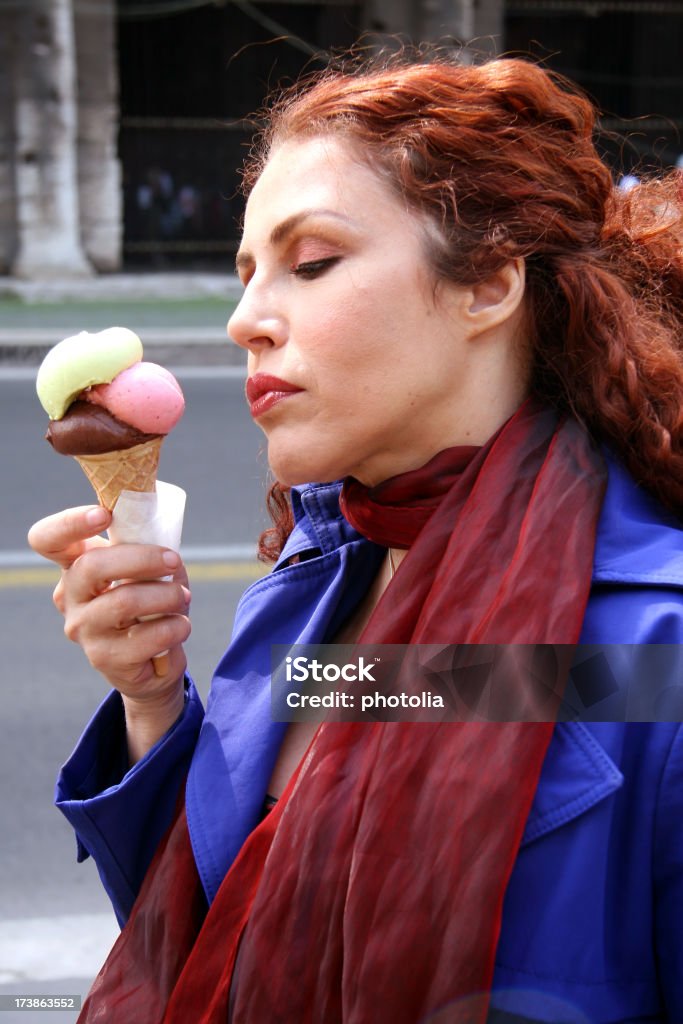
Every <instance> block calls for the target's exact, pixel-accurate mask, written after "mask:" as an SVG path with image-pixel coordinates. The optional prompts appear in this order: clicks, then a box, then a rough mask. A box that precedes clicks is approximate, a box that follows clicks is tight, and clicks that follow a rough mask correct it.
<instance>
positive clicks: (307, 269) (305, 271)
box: [289, 256, 341, 281]
mask: <svg viewBox="0 0 683 1024" xmlns="http://www.w3.org/2000/svg"><path fill="white" fill-rule="evenodd" d="M340 259H341V256H326V257H325V258H324V259H322V260H308V261H307V262H306V263H297V264H296V266H293V267H290V268H289V272H290V274H294V276H295V277H303V278H304V279H305V280H309V281H310V280H312V279H313V278H314V277H319V276H320V275H321V274H324V273H325V271H326V270H329V268H330V267H331V266H333V264H335V263H338V262H339V260H340Z"/></svg>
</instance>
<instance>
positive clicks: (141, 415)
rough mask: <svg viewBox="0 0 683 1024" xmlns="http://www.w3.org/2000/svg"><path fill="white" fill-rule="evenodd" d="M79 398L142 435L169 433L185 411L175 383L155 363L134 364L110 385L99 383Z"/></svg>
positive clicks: (181, 394)
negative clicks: (100, 407) (105, 411)
mask: <svg viewBox="0 0 683 1024" xmlns="http://www.w3.org/2000/svg"><path fill="white" fill-rule="evenodd" d="M80 397H81V399H85V401H87V402H91V403H92V404H93V405H100V406H102V407H103V408H104V409H107V411H108V412H110V413H111V414H112V416H115V417H116V419H117V420H121V421H122V422H123V423H128V424H129V425H130V426H131V427H135V429H136V430H139V431H141V432H142V433H143V434H168V432H169V431H170V430H172V429H173V427H174V426H175V425H176V423H177V422H178V420H179V419H180V417H181V416H182V414H183V412H184V410H185V399H184V398H183V393H182V391H181V389H180V385H179V384H178V381H177V380H176V379H175V377H174V376H173V374H172V373H169V371H168V370H165V369H164V367H163V366H158V365H157V364H156V363H144V362H140V363H133V365H132V366H129V367H128V369H126V370H122V371H121V373H119V374H117V376H116V377H114V379H113V380H112V382H111V383H110V384H98V385H96V386H95V387H92V388H89V389H88V390H87V391H84V392H82V394H81V396H80Z"/></svg>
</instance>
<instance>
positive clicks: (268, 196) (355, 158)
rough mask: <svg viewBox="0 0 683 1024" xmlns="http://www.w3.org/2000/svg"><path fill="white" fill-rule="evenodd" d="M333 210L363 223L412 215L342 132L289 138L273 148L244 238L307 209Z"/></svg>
mask: <svg viewBox="0 0 683 1024" xmlns="http://www.w3.org/2000/svg"><path fill="white" fill-rule="evenodd" d="M322 208H325V209H330V210H334V211H336V212H337V213H340V214H342V215H343V216H345V217H347V218H349V219H352V220H353V221H354V222H355V223H358V224H359V225H360V226H363V225H364V224H370V223H371V222H374V223H375V224H376V225H378V226H381V225H382V223H383V222H385V221H386V222H387V223H388V222H390V221H394V220H395V218H396V217H397V215H401V214H402V215H403V216H404V217H405V218H406V220H408V219H412V218H410V217H409V214H408V212H407V211H406V209H405V206H404V204H403V202H402V201H401V199H400V198H399V197H398V196H397V195H396V194H395V192H394V191H393V190H392V189H391V188H390V186H389V185H388V183H387V182H386V181H385V180H384V179H383V178H382V177H380V176H379V175H378V174H377V173H375V172H374V171H373V170H372V169H371V168H370V167H369V166H368V164H367V163H366V162H365V161H364V160H363V158H362V157H361V156H360V154H359V153H358V151H357V149H356V148H355V146H354V144H353V143H351V142H350V141H349V140H348V139H346V138H344V137H340V136H320V137H318V136H316V137H315V138H311V139H304V140H299V141H289V142H284V143H282V144H280V145H279V146H277V148H276V149H275V150H274V151H273V152H272V153H271V155H270V156H269V158H268V161H267V163H266V165H265V167H264V169H263V171H262V173H261V175H260V177H259V178H258V180H257V182H256V184H255V185H254V188H253V189H252V191H251V194H250V196H249V199H248V201H247V207H246V211H245V217H244V238H245V241H246V240H247V238H248V237H250V236H251V235H252V234H256V235H260V234H261V231H270V230H272V228H273V227H274V226H275V225H276V224H277V223H279V222H280V221H282V220H285V219H286V218H288V217H290V216H292V215H294V214H297V213H299V212H301V211H302V210H304V209H322Z"/></svg>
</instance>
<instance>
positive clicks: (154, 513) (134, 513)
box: [107, 480, 187, 667]
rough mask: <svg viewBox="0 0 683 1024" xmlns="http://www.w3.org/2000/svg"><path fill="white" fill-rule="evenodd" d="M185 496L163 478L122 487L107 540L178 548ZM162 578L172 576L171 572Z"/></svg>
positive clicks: (164, 652) (179, 488)
mask: <svg viewBox="0 0 683 1024" xmlns="http://www.w3.org/2000/svg"><path fill="white" fill-rule="evenodd" d="M186 498H187V495H186V493H185V491H184V490H183V489H182V487H177V486H176V484H167V483H164V481H163V480H157V484H156V491H154V492H152V491H144V492H143V491H121V494H120V495H119V498H118V501H117V502H116V505H115V506H114V511H113V512H112V520H111V525H110V527H109V530H108V531H107V534H108V536H109V540H110V541H111V543H112V544H158V545H159V546H160V547H165V548H171V550H172V551H180V538H181V535H182V532H183V517H184V515H185V501H186ZM161 578H162V580H172V579H173V576H162V577H161ZM114 585H116V584H114ZM158 617H159V616H157V615H143V616H140V620H139V621H140V622H147V621H149V620H150V619H156V618H158ZM165 654H168V651H160V652H159V654H158V655H156V658H161V657H163V656H164V655H165ZM155 660H156V659H155ZM155 667H156V666H155Z"/></svg>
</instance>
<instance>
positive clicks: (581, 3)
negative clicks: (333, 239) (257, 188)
mask: <svg viewBox="0 0 683 1024" xmlns="http://www.w3.org/2000/svg"><path fill="white" fill-rule="evenodd" d="M359 38H361V39H362V43H363V45H365V46H367V47H368V48H370V49H373V48H377V47H380V46H382V45H389V46H396V45H397V43H398V42H399V41H401V40H402V41H405V42H411V41H412V42H419V41H428V40H432V41H433V40H438V41H441V42H442V43H443V44H444V45H446V46H452V47H453V48H454V49H456V50H457V52H458V54H459V57H460V59H462V60H470V59H475V54H480V53H482V52H484V53H491V54H493V53H501V52H516V53H522V54H529V55H531V57H532V58H533V59H540V60H542V61H543V62H544V63H545V64H546V65H547V66H549V67H552V68H555V69H556V70H558V71H562V72H564V73H566V74H568V75H569V76H570V77H572V78H574V79H575V80H576V81H578V82H579V84H581V85H582V86H583V87H584V88H585V89H586V90H587V91H588V92H589V94H590V95H592V96H593V97H594V98H595V100H596V102H597V103H598V105H599V106H600V108H601V110H602V111H603V112H604V116H603V127H604V128H605V129H607V134H606V135H605V139H604V143H603V149H604V152H605V155H606V157H607V158H608V159H609V160H610V162H611V163H612V164H613V165H614V168H615V175H616V176H618V174H619V173H621V172H622V171H623V172H629V171H632V170H633V169H634V167H637V166H639V165H643V164H644V165H646V166H647V165H648V164H651V165H653V166H657V165H659V166H668V165H673V164H674V163H675V161H676V158H677V156H678V155H679V153H680V151H681V150H683V142H680V141H679V140H680V135H681V129H683V72H682V71H681V61H680V54H681V50H682V48H683V46H682V44H683V0H357V2H348V0H298V2H296V3H292V2H285V0H269V2H266V3H262V2H257V0H0V101H1V102H0V273H11V274H14V275H15V276H18V277H25V278H34V279H36V278H48V277H65V276H79V275H87V274H92V273H96V272H108V271H113V270H116V269H119V268H120V267H121V266H122V265H125V266H127V267H136V266H137V267H140V268H158V267H164V268H169V267H171V268H173V267H181V266H182V267H192V266H200V265H206V264H207V263H212V265H214V266H217V267H218V266H220V267H221V268H222V269H227V268H229V267H230V265H231V262H232V261H231V258H230V252H231V251H233V250H234V249H235V247H236V244H237V235H238V230H239V228H238V223H239V217H240V213H241V208H242V207H241V199H240V197H239V190H238V184H239V167H240V165H241V163H242V160H243V157H244V154H245V147H246V146H247V145H248V141H249V137H250V134H251V127H250V125H249V123H248V120H247V119H248V117H249V115H250V114H251V113H252V112H253V111H254V110H257V109H258V108H259V107H260V105H261V104H262V102H263V99H264V96H265V95H266V94H267V93H268V92H269V91H271V90H272V89H274V88H276V87H277V86H278V85H280V84H282V83H286V82H287V81H291V80H292V79H294V78H296V77H297V76H298V75H300V74H301V72H302V70H303V71H306V70H315V69H316V68H318V67H320V66H321V64H322V62H323V56H321V55H324V54H326V53H329V52H330V51H339V50H343V49H345V48H347V47H349V46H350V45H351V44H353V43H355V42H356V41H357V40H358V39H359ZM636 118H637V119H639V120H637V121H635V120H634V119H636ZM624 119H626V121H625V122H624ZM624 133H626V134H627V135H628V141H624V137H625V136H624Z"/></svg>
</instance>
